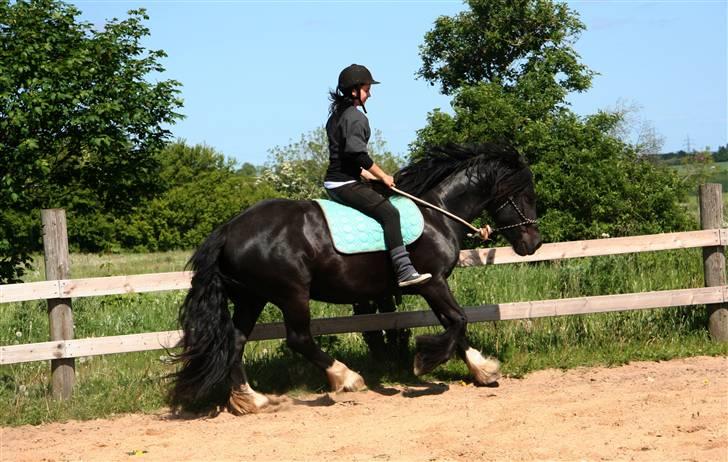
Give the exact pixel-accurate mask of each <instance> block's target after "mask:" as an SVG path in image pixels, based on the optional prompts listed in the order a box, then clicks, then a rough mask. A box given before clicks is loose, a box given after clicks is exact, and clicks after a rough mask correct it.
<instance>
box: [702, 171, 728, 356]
mask: <svg viewBox="0 0 728 462" xmlns="http://www.w3.org/2000/svg"><path fill="white" fill-rule="evenodd" d="M699 193H700V194H699V197H700V225H701V227H702V228H703V229H717V228H722V227H723V191H722V185H720V184H716V183H708V184H703V185H700V189H699ZM703 270H704V272H705V286H706V287H710V286H722V285H725V283H726V276H725V247H723V246H718V247H703ZM707 308H708V331H710V336H711V337H712V338H713V340H715V341H718V342H728V305H727V304H725V303H718V304H713V305H708V306H707Z"/></svg>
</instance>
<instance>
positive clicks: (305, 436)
mask: <svg viewBox="0 0 728 462" xmlns="http://www.w3.org/2000/svg"><path fill="white" fill-rule="evenodd" d="M1 431H2V443H1V444H2V446H1V449H0V451H1V452H0V460H3V461H77V460H83V461H85V460H104V461H112V460H123V461H129V460H164V461H177V460H254V461H262V460H276V461H277V460H310V461H360V460H373V461H396V460H417V461H465V460H467V461H471V460H654V461H673V460H690V461H701V462H702V461H728V358H725V357H719V358H708V357H698V358H689V359H681V360H674V361H668V362H660V363H652V362H637V363H632V364H630V365H627V366H623V367H618V368H609V369H607V368H589V369H587V368H583V369H576V370H571V371H566V372H562V371H559V370H548V371H540V372H535V373H533V374H529V375H528V376H527V377H526V378H524V379H502V380H501V381H500V386H499V387H497V388H477V387H473V386H472V385H465V384H464V383H454V384H449V385H444V384H429V385H418V386H413V387H404V386H402V387H397V388H387V389H378V390H370V391H366V392H361V393H347V394H338V395H312V396H307V397H303V398H300V399H296V400H290V401H289V403H288V404H285V405H283V406H282V408H280V409H278V410H277V411H276V412H274V413H269V414H259V415H252V416H245V417H234V416H232V415H230V414H221V415H219V416H218V417H216V418H207V419H194V420H184V419H179V418H175V417H172V416H170V415H169V414H167V413H164V412H162V413H160V414H158V415H127V416H121V417H118V418H114V419H110V420H93V421H86V422H75V421H74V422H68V423H54V424H48V425H41V426H37V427H33V426H25V427H19V428H3V429H2V430H1Z"/></svg>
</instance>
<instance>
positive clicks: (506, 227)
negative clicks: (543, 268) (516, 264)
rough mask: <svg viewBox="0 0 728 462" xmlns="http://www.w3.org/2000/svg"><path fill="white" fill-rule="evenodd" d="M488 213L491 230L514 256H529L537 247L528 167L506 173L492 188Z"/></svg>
mask: <svg viewBox="0 0 728 462" xmlns="http://www.w3.org/2000/svg"><path fill="white" fill-rule="evenodd" d="M493 189H494V194H493V198H492V199H491V201H490V202H489V204H488V207H487V209H488V213H490V216H491V217H492V218H493V220H494V221H495V227H494V231H495V232H498V233H500V234H502V235H503V236H504V237H505V238H506V239H508V242H510V243H511V246H513V250H515V252H516V253H517V254H518V255H521V256H525V255H531V254H533V253H534V252H536V250H538V248H539V247H541V244H542V242H541V234H540V233H539V231H538V226H537V224H536V193H535V192H534V187H533V174H532V173H531V170H530V169H529V168H528V166H526V165H525V163H524V164H523V166H522V167H521V168H519V169H517V170H515V171H514V170H507V171H506V172H505V174H503V175H502V176H500V178H498V179H497V180H496V182H495V184H494V186H493Z"/></svg>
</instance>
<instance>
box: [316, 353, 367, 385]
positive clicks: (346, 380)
mask: <svg viewBox="0 0 728 462" xmlns="http://www.w3.org/2000/svg"><path fill="white" fill-rule="evenodd" d="M326 376H327V377H328V379H329V384H330V385H331V390H332V391H359V390H363V389H364V388H365V387H366V384H365V383H364V379H363V378H362V376H361V375H359V374H357V373H356V372H354V371H352V370H351V369H349V368H348V367H346V365H345V364H344V363H342V362H339V361H336V360H334V364H332V365H331V366H330V367H329V368H328V369H326Z"/></svg>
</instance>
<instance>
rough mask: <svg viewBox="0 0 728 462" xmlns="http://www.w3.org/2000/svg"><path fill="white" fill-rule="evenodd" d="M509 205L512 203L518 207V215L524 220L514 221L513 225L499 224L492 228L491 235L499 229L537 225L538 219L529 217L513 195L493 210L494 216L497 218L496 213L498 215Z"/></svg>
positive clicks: (514, 206) (515, 207)
mask: <svg viewBox="0 0 728 462" xmlns="http://www.w3.org/2000/svg"><path fill="white" fill-rule="evenodd" d="M508 205H511V206H513V208H514V209H516V212H517V213H518V216H520V217H521V220H523V221H521V222H519V223H514V224H512V225H506V226H499V227H497V228H492V229H491V232H490V234H491V235H493V234H495V233H497V232H499V231H503V230H505V229H511V228H518V227H519V226H524V225H535V224H537V223H538V220H534V219H533V218H528V217H527V216H526V214H525V213H523V210H521V208H520V207H518V205H517V204H516V201H514V200H513V196H508V199H507V200H506V201H505V202H503V203H502V204H501V205H499V206H498V208H497V209H495V210H494V211H493V215H494V216H493V218H495V215H497V214H498V212H500V211H501V210H503V209H504V208H505V207H507V206H508Z"/></svg>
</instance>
